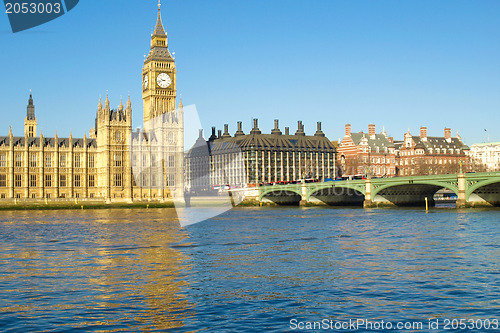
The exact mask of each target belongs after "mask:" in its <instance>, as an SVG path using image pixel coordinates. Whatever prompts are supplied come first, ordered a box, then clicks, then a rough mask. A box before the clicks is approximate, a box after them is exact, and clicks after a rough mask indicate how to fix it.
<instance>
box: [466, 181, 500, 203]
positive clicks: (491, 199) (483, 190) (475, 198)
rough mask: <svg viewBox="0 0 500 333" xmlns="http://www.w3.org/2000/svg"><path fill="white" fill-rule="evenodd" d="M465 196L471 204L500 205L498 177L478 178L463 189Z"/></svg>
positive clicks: (499, 182)
mask: <svg viewBox="0 0 500 333" xmlns="http://www.w3.org/2000/svg"><path fill="white" fill-rule="evenodd" d="M465 198H466V201H467V202H470V204H471V205H473V206H476V205H478V204H479V205H481V202H483V203H484V204H483V205H486V206H488V205H491V206H500V179H499V178H496V179H485V180H479V181H477V182H476V183H474V184H472V185H470V186H469V187H468V188H467V189H466V191H465Z"/></svg>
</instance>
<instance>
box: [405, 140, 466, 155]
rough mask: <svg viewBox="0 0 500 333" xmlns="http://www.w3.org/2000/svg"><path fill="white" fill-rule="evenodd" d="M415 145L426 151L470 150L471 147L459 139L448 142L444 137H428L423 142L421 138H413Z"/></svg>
mask: <svg viewBox="0 0 500 333" xmlns="http://www.w3.org/2000/svg"><path fill="white" fill-rule="evenodd" d="M412 139H413V141H415V145H416V146H418V147H423V149H425V150H426V151H429V149H433V150H434V149H462V150H468V149H469V147H468V146H467V145H465V144H464V143H463V142H462V140H460V139H459V138H451V139H449V140H446V139H445V138H444V137H436V136H428V137H427V139H426V140H423V139H422V138H421V137H420V136H412Z"/></svg>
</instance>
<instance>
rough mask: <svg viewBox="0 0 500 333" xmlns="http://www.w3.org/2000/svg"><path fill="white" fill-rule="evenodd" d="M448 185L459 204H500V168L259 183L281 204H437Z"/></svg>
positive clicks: (263, 197) (263, 195)
mask: <svg viewBox="0 0 500 333" xmlns="http://www.w3.org/2000/svg"><path fill="white" fill-rule="evenodd" d="M441 189H447V190H449V191H452V192H453V193H455V194H456V196H457V201H456V205H457V207H475V206H476V207H477V206H500V172H487V173H466V174H463V173H460V174H450V175H432V176H431V175H429V176H410V177H394V178H374V179H360V180H342V181H328V182H323V183H302V184H286V185H269V186H261V187H259V189H258V191H259V198H258V199H259V201H260V202H261V203H266V202H268V203H269V202H273V203H275V204H278V205H286V204H288V205H290V204H307V203H316V204H321V203H322V204H326V205H363V206H364V207H379V206H424V205H425V203H426V200H427V202H428V204H429V205H431V206H432V205H434V204H435V202H434V199H433V197H434V194H435V193H436V192H437V191H439V190H441Z"/></svg>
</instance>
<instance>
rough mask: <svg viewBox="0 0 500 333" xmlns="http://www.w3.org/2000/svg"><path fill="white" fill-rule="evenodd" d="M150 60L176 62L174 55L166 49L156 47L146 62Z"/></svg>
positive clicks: (150, 52)
mask: <svg viewBox="0 0 500 333" xmlns="http://www.w3.org/2000/svg"><path fill="white" fill-rule="evenodd" d="M150 60H172V61H173V60H174V58H173V57H172V54H170V51H169V50H168V48H166V47H161V46H154V47H153V48H152V49H151V50H150V51H149V54H148V57H147V58H146V61H150Z"/></svg>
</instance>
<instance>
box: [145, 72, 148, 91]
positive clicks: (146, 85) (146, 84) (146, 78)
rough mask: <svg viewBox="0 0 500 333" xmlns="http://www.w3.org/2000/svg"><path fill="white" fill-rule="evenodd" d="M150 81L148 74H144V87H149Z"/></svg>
mask: <svg viewBox="0 0 500 333" xmlns="http://www.w3.org/2000/svg"><path fill="white" fill-rule="evenodd" d="M148 82H149V80H148V75H147V74H146V75H144V89H147V88H148Z"/></svg>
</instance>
